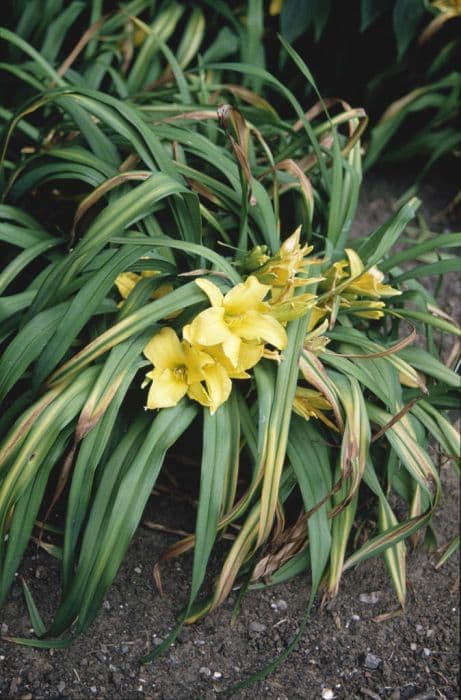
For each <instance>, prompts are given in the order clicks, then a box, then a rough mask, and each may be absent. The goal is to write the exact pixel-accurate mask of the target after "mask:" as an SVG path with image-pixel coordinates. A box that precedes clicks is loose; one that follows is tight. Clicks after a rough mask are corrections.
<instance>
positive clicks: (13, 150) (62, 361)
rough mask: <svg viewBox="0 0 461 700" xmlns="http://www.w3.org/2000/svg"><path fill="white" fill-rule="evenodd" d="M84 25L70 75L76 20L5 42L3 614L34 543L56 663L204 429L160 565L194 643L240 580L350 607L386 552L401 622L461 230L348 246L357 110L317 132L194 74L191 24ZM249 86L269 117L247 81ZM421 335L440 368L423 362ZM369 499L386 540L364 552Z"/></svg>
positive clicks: (124, 13)
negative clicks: (190, 495)
mask: <svg viewBox="0 0 461 700" xmlns="http://www.w3.org/2000/svg"><path fill="white" fill-rule="evenodd" d="M82 5H83V3H78V2H76V3H72V4H71V5H70V6H69V7H70V8H73V10H72V12H73V13H75V16H77V15H78V11H80V12H83V10H84V8H83V7H82ZM178 8H179V9H178ZM92 10H93V15H92V18H91V19H92V20H93V24H92V28H91V29H90V30H89V31H88V32H86V33H85V34H83V35H82V38H81V40H80V41H79V42H78V43H77V45H76V48H75V50H74V51H72V52H71V53H70V54H69V56H68V57H66V56H64V57H63V58H62V62H58V61H57V58H58V55H59V52H60V51H61V45H60V44H59V41H58V37H61V36H63V24H65V23H66V22H68V23H69V26H70V23H71V21H73V20H74V19H75V17H74V15H73V14H72V12H71V10H70V9H68V10H67V12H68V14H69V16H66V19H65V20H64V19H62V15H61V14H59V15H56V17H55V18H54V19H53V20H52V21H50V22H48V23H47V25H46V27H47V28H45V25H43V26H42V25H40V26H41V27H42V31H41V33H40V32H39V33H37V36H39V37H40V40H41V41H42V42H43V43H42V44H41V45H40V46H38V49H40V51H39V50H38V49H37V48H35V47H33V46H32V45H31V44H30V43H28V42H27V41H25V39H24V38H21V36H20V34H21V33H24V32H23V31H19V30H18V33H14V32H12V31H11V30H8V29H0V39H1V40H2V42H3V43H4V46H6V47H7V49H6V51H7V52H8V53H9V63H8V64H7V65H6V64H3V65H2V69H3V70H4V71H7V78H6V79H5V82H6V84H7V85H8V86H9V91H8V94H9V95H10V98H9V103H8V106H7V107H6V108H4V109H3V111H2V112H1V114H0V116H1V118H2V120H3V126H4V144H3V162H2V182H3V199H2V204H1V205H0V217H1V222H2V224H1V234H0V237H1V246H2V255H3V256H4V259H6V260H7V261H8V264H7V266H6V267H5V269H4V270H3V272H2V273H1V275H0V291H1V295H2V296H1V297H0V321H1V339H2V345H1V350H2V354H1V357H0V395H1V397H2V401H3V402H4V406H5V408H4V411H3V414H2V416H1V420H0V429H1V436H2V443H1V446H0V600H1V601H4V600H5V598H6V596H7V594H8V590H9V588H10V586H11V583H12V581H13V579H14V576H15V573H16V571H17V569H18V567H19V566H20V562H21V558H22V556H23V553H24V551H25V549H26V547H27V545H28V543H29V541H30V539H31V537H33V538H34V539H35V541H38V542H39V543H40V544H41V545H42V546H43V547H44V548H45V549H46V550H47V551H49V553H50V554H51V555H53V556H57V557H58V558H59V559H60V561H61V572H62V596H61V602H60V604H59V606H58V609H57V610H56V612H55V615H54V617H53V619H52V620H51V622H49V623H48V624H47V625H45V624H44V622H43V621H42V619H41V617H40V614H39V611H38V610H37V608H36V605H35V603H34V601H33V598H32V595H31V593H30V591H29V589H28V588H27V586H26V587H25V595H26V600H27V603H28V606H29V611H30V614H31V619H32V622H33V625H34V629H35V633H36V637H35V638H34V639H29V640H25V639H22V640H17V641H21V642H23V643H29V644H34V645H37V646H45V647H46V646H55V647H62V646H65V645H67V644H69V643H71V641H72V639H73V638H74V637H75V635H77V634H79V633H81V632H84V631H85V630H86V629H87V628H88V626H89V625H90V623H91V622H92V620H93V619H94V618H95V616H96V614H97V612H98V609H99V607H100V605H101V604H102V601H103V599H104V595H105V593H106V591H107V589H108V587H109V586H110V584H111V582H112V581H113V579H114V577H115V575H116V573H117V570H118V567H119V565H120V563H121V561H122V559H123V556H124V554H125V552H126V550H127V548H128V546H129V544H130V541H131V539H132V537H133V535H134V534H135V532H136V529H137V527H138V525H139V523H140V522H141V518H142V515H143V511H144V508H145V506H146V503H147V501H148V499H149V497H150V495H151V492H152V489H153V488H154V486H155V484H156V482H157V480H158V479H159V476H160V475H161V473H162V468H163V466H164V463H165V459H166V458H167V459H168V451H169V450H170V448H171V447H172V446H174V445H175V444H176V443H178V441H179V440H180V438H181V436H183V435H189V439H190V435H191V434H192V433H191V431H193V434H194V435H195V436H197V435H200V436H201V437H200V446H199V448H200V449H199V451H200V455H201V457H200V460H201V464H200V488H199V493H198V496H197V516H196V526H195V531H194V532H193V533H191V534H190V536H189V537H187V538H185V539H184V540H182V541H181V542H179V543H177V544H176V545H175V547H173V548H172V550H171V551H169V552H168V553H167V556H168V557H171V556H174V555H179V554H182V553H184V552H187V551H189V550H193V572H192V581H191V589H190V598H189V601H188V602H186V603H185V609H184V611H183V613H182V614H181V617H180V623H183V622H185V621H189V622H190V621H193V620H195V619H197V618H198V617H200V616H202V615H204V614H205V613H207V612H209V611H211V610H213V609H215V608H216V607H217V606H219V605H220V604H221V603H222V601H223V600H224V599H225V598H226V596H227V595H228V594H229V592H230V590H231V589H232V587H233V586H234V585H237V584H243V587H244V589H245V587H246V586H248V585H250V586H263V585H274V584H276V583H277V582H280V581H284V580H287V579H289V578H291V577H293V576H295V575H297V574H299V573H301V572H306V571H307V572H309V574H310V577H311V581H312V595H313V596H314V595H315V594H316V593H317V591H319V589H321V590H322V594H323V595H325V596H333V595H335V594H336V593H337V591H338V588H339V584H340V580H341V577H342V575H343V573H344V572H345V571H346V570H347V569H348V568H350V567H351V566H354V565H356V564H358V563H359V562H361V561H363V560H364V559H366V558H367V557H370V556H375V555H379V554H382V555H383V556H384V558H385V560H386V563H387V565H388V568H389V572H390V575H391V579H392V582H393V584H394V587H395V590H396V593H397V596H398V600H399V603H400V604H401V605H402V606H404V604H405V595H406V586H405V557H406V545H405V538H408V537H409V538H411V541H412V542H413V543H414V541H415V539H416V537H417V532H418V531H419V530H420V529H421V528H422V527H423V526H428V527H429V526H430V519H431V515H432V513H433V511H434V508H435V507H436V506H437V504H438V502H439V499H440V476H439V469H438V466H437V465H436V464H435V463H434V461H433V459H431V457H430V455H429V451H428V441H429V439H430V438H431V439H432V438H434V439H435V440H436V441H437V443H438V445H439V449H440V453H441V455H448V456H450V457H451V456H453V455H456V454H457V446H458V436H457V434H456V432H455V430H454V429H453V427H452V426H451V425H450V423H449V421H448V420H447V418H446V417H445V416H444V413H443V409H445V408H450V407H453V406H454V405H456V392H457V390H458V388H459V382H458V378H457V376H456V374H455V373H454V372H453V371H452V370H451V369H449V368H448V367H446V366H445V365H444V364H442V362H441V361H440V359H439V356H438V350H437V346H436V343H435V342H434V333H438V332H443V333H448V334H453V335H454V336H458V337H459V335H460V331H459V329H458V327H457V326H456V325H455V324H454V322H452V320H450V319H449V318H447V317H446V315H445V314H444V313H443V312H442V311H440V309H438V307H437V302H436V300H435V298H434V297H433V296H432V295H431V294H430V293H429V292H428V291H427V290H426V289H425V288H424V287H423V286H422V285H421V284H420V281H419V280H420V278H421V277H424V276H430V275H436V276H440V275H442V274H445V273H446V272H449V271H450V270H454V269H455V268H456V266H457V264H458V260H457V259H456V258H455V257H454V256H453V255H452V254H451V253H450V249H451V248H453V247H454V246H459V244H460V235H457V234H456V235H455V234H443V235H439V236H430V237H428V238H427V239H425V240H424V241H421V242H417V243H416V244H415V243H414V241H412V240H411V239H406V238H402V234H403V232H404V231H405V228H406V226H407V223H408V222H409V221H410V220H411V219H412V217H413V216H414V214H415V211H416V209H417V207H418V204H419V202H418V200H416V199H415V198H413V199H411V200H409V201H408V202H407V203H406V204H405V205H404V206H403V207H402V208H401V209H400V210H399V211H398V212H397V213H396V214H395V215H394V216H393V217H392V219H391V220H390V221H388V222H387V223H386V224H384V225H383V226H381V227H380V228H379V229H378V230H377V231H375V232H373V233H372V234H370V235H369V236H366V237H364V238H362V239H357V238H354V237H351V232H352V229H353V219H354V212H355V208H356V205H357V199H358V194H359V188H360V182H361V146H360V136H361V134H362V132H363V129H364V127H365V124H366V117H365V114H364V112H363V110H361V109H359V108H357V109H353V108H350V107H349V106H348V105H347V104H345V103H343V102H340V101H332V100H330V101H326V102H323V101H321V100H320V101H319V102H317V103H316V104H314V105H313V106H311V107H310V109H308V110H307V111H306V110H305V107H304V106H301V105H300V104H299V102H298V101H297V99H296V98H295V97H294V95H293V94H292V93H291V92H290V91H289V90H288V89H287V88H286V87H285V86H284V85H283V84H282V83H280V82H279V81H278V80H276V78H274V77H273V76H272V75H270V74H269V73H267V72H265V71H264V70H263V69H262V68H260V67H258V66H254V65H251V64H244V63H232V64H230V63H227V64H223V63H216V62H213V61H214V59H213V60H211V59H210V60H208V61H206V60H205V59H204V58H203V57H202V59H201V60H197V63H196V64H195V63H194V60H195V59H196V58H197V52H198V48H199V43H196V44H193V43H191V36H196V34H195V31H196V27H197V26H198V27H200V26H202V25H201V22H202V20H203V14H202V12H201V10H200V9H197V8H194V9H193V10H191V12H190V13H187V12H186V13H185V10H184V8H183V7H182V6H179V5H173V4H168V5H166V6H165V9H164V10H163V11H162V12H161V13H160V14H155V13H154V16H149V3H147V2H141V1H140V0H136V1H135V2H132V3H129V4H127V5H125V7H124V8H123V10H121V11H120V12H117V13H115V14H112V15H111V16H109V17H100V12H99V10H100V4H99V3H96V2H95V3H93V4H92ZM31 12H32V10H31ZM71 15H72V17H70V16H71ZM180 17H182V20H181V21H182V23H181V22H180ZM22 21H23V25H22V30H24V22H25V20H24V19H23V20H22ZM30 21H31V22H32V24H33V21H35V22H37V21H38V18H37V17H35V18H32V19H31V20H30ZM41 21H42V20H41V19H40V22H41ZM149 22H150V23H149ZM66 27H67V25H66ZM175 31H179V35H178V36H177V37H176V39H175V41H176V43H175V46H174V49H175V50H174V52H173V51H172V49H171V48H169V45H168V44H167V41H168V40H169V39H170V37H171V36H172V34H173V33H174V32H175ZM29 33H30V34H31V33H32V32H29ZM127 42H128V43H127ZM285 50H286V51H287V52H288V53H289V54H290V56H291V58H292V60H293V62H294V65H295V66H296V67H297V69H298V70H299V71H300V72H301V74H302V75H303V76H304V79H305V80H307V81H310V82H311V83H312V79H311V76H310V73H309V71H308V69H307V68H306V66H305V65H304V64H303V62H302V61H301V60H300V58H299V56H298V55H297V54H295V53H294V52H293V51H292V49H290V47H289V46H288V45H285ZM191 66H193V67H191ZM187 67H189V68H188V69H187V71H186V68H187ZM249 75H250V76H252V77H253V78H254V79H255V80H256V81H258V82H259V83H260V84H261V86H262V90H261V93H263V94H264V97H263V96H262V94H257V93H256V92H254V91H252V90H250V89H249V88H248V87H242V86H241V85H240V84H239V83H238V82H235V76H249ZM230 80H232V82H230ZM274 94H277V96H278V97H277V99H278V100H279V101H280V100H281V101H283V102H284V103H285V112H287V113H288V112H291V114H292V117H291V118H285V117H281V116H280V115H279V113H278V111H277V110H276V109H275V108H274V107H273V106H272V104H271V101H270V100H271V96H273V95H274ZM230 95H231V96H232V100H233V104H229V96H230ZM397 241H400V242H401V243H402V242H403V246H400V248H399V249H398V250H395V247H394V246H395V244H396V243H397ZM436 254H437V257H436V259H433V257H431V256H434V255H436ZM420 258H421V260H422V261H423V262H422V264H421V263H420V260H419V259H420ZM407 263H411V265H408V264H407ZM416 329H418V330H419V331H420V332H421V334H422V337H423V339H424V341H425V342H424V347H421V346H411V347H410V343H411V341H413V340H414V338H415V335H416ZM145 407H146V408H145ZM182 444H184V443H182ZM370 493H371V494H372V495H373V498H374V501H375V504H376V509H377V518H376V523H375V527H374V531H373V532H369V533H368V537H367V538H364V539H360V537H358V538H357V537H355V536H354V532H355V531H354V521H355V520H356V519H357V520H358V521H359V522H360V518H361V512H360V508H359V505H360V499H361V496H362V495H363V494H367V497H368V498H369V495H370ZM296 498H297V499H298V500H299V501H300V502H301V503H302V506H303V507H302V513H301V515H299V516H297V515H293V512H292V510H291V509H290V508H289V507H288V504H289V502H290V500H292V499H295V500H296ZM58 502H60V503H61V507H62V510H63V511H64V523H63V525H62V528H61V529H60V530H59V531H58V532H55V531H54V530H55V529H54V530H53V534H52V535H51V541H50V539H49V536H48V534H47V530H46V520H47V517H48V515H49V512H50V510H51V509H53V508H54V507H55V505H56V504H57V503H58ZM396 504H397V506H398V508H396ZM229 534H230V535H232V544H231V545H230V547H229V548H228V549H227V551H225V552H224V554H223V562H222V568H221V572H220V574H219V576H218V578H217V580H216V581H215V583H214V585H213V587H212V589H211V590H209V591H208V597H206V598H205V599H203V598H201V600H200V602H197V600H198V594H199V592H201V589H202V584H203V582H204V579H205V574H206V571H207V567H208V562H209V559H210V555H211V552H212V550H213V548H214V546H215V543H216V542H217V541H218V540H220V539H222V538H223V536H224V535H229ZM176 633H177V630H175V632H174V633H173V635H170V637H168V639H167V640H166V642H165V645H167V644H169V643H170V642H171V641H172V639H173V638H174V635H175V634H176ZM165 645H163V646H162V647H160V650H162V649H163V648H164V646H165ZM148 658H151V656H149V657H148Z"/></svg>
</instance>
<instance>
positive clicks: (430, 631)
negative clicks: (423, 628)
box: [426, 630, 434, 637]
mask: <svg viewBox="0 0 461 700" xmlns="http://www.w3.org/2000/svg"><path fill="white" fill-rule="evenodd" d="M426 636H427V637H433V636H434V630H427V632H426Z"/></svg>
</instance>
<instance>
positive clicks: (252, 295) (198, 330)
mask: <svg viewBox="0 0 461 700" xmlns="http://www.w3.org/2000/svg"><path fill="white" fill-rule="evenodd" d="M196 283H197V284H198V286H199V287H200V289H202V290H203V291H204V292H205V294H206V295H207V297H208V299H209V300H210V303H211V307H210V308H209V309H205V311H202V312H201V313H200V314H198V316H196V317H195V318H194V320H193V321H192V322H191V323H190V324H189V325H188V326H185V327H184V329H183V336H184V338H185V339H186V340H187V341H188V342H189V343H190V344H191V345H197V346H203V347H204V348H205V349H206V348H208V347H209V346H216V345H218V346H221V348H222V351H223V353H224V355H225V356H226V357H227V359H228V360H229V362H230V363H231V365H232V367H234V369H236V370H239V369H240V368H239V358H240V357H241V352H242V344H244V343H252V344H254V345H264V344H265V343H270V345H273V346H274V347H276V348H278V349H279V350H283V349H284V348H285V346H286V343H287V335H286V332H285V329H284V328H283V326H282V325H281V324H280V323H279V322H278V321H277V320H276V319H275V318H273V316H272V315H271V313H270V306H269V305H268V304H267V303H265V302H264V301H263V299H264V297H265V296H266V294H267V293H268V291H269V289H270V287H268V286H267V285H264V284H261V283H260V282H259V281H258V280H257V279H256V277H254V276H253V275H250V276H249V277H248V278H247V279H246V280H245V282H242V283H241V284H237V285H236V286H235V287H233V288H232V289H231V290H230V291H229V292H228V293H227V294H226V295H225V296H224V295H223V294H222V293H221V291H220V290H219V289H218V287H217V286H216V285H215V284H213V282H210V281H209V280H207V279H203V278H201V279H198V280H196Z"/></svg>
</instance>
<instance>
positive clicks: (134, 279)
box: [115, 272, 141, 299]
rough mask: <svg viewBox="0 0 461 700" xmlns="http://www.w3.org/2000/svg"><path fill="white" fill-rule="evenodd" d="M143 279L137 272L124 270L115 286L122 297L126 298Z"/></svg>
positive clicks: (116, 280) (117, 278)
mask: <svg viewBox="0 0 461 700" xmlns="http://www.w3.org/2000/svg"><path fill="white" fill-rule="evenodd" d="M140 279H141V277H140V275H137V274H136V272H122V273H120V275H118V276H117V277H116V279H115V286H116V287H117V289H118V293H119V294H120V296H121V297H122V299H126V298H127V296H128V295H129V294H130V292H132V291H133V289H134V288H135V287H136V285H137V284H138V282H139V280H140Z"/></svg>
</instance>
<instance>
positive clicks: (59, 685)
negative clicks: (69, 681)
mask: <svg viewBox="0 0 461 700" xmlns="http://www.w3.org/2000/svg"><path fill="white" fill-rule="evenodd" d="M65 687H66V684H65V683H64V681H59V683H58V693H62V692H63V691H64V688H65Z"/></svg>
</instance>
